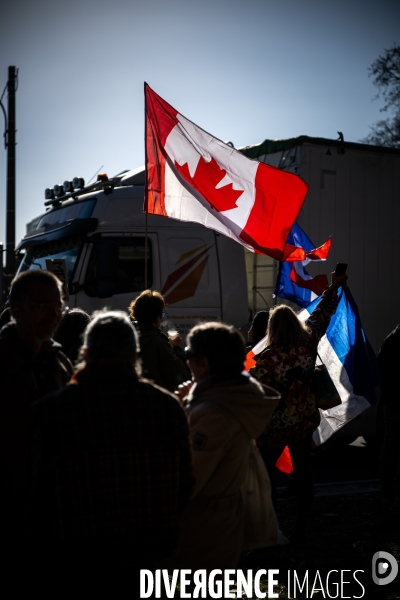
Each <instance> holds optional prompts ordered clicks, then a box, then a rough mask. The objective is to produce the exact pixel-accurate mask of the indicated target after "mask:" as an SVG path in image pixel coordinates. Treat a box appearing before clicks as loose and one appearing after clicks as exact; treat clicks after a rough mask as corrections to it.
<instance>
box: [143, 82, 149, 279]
mask: <svg viewBox="0 0 400 600" xmlns="http://www.w3.org/2000/svg"><path fill="white" fill-rule="evenodd" d="M146 87H147V83H146V82H144V155H145V163H144V164H145V174H146V183H145V188H144V207H145V208H144V212H145V214H146V217H145V221H146V225H145V238H144V289H145V290H147V252H148V237H147V216H148V214H149V213H148V205H147V198H148V197H147V190H148V181H147V137H146V136H147V96H146Z"/></svg>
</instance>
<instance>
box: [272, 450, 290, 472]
mask: <svg viewBox="0 0 400 600" xmlns="http://www.w3.org/2000/svg"><path fill="white" fill-rule="evenodd" d="M275 466H276V468H277V469H279V470H280V471H282V473H286V475H290V474H291V473H293V461H292V456H291V454H290V450H289V446H285V448H284V449H283V452H282V454H281V455H280V457H279V458H278V460H277V461H276V463H275Z"/></svg>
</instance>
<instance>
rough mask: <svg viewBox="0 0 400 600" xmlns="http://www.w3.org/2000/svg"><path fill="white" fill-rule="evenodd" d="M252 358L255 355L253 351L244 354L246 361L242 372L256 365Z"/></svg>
mask: <svg viewBox="0 0 400 600" xmlns="http://www.w3.org/2000/svg"><path fill="white" fill-rule="evenodd" d="M254 356H255V354H254V352H253V350H249V352H248V353H247V354H246V359H245V361H244V370H245V371H250V369H251V368H252V367H254V365H255V364H256V361H255V358H254Z"/></svg>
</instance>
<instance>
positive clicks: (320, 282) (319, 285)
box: [290, 265, 328, 296]
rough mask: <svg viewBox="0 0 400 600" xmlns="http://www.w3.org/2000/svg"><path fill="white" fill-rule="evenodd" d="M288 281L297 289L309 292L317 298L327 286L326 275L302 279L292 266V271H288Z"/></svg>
mask: <svg viewBox="0 0 400 600" xmlns="http://www.w3.org/2000/svg"><path fill="white" fill-rule="evenodd" d="M290 279H291V280H292V281H293V282H294V283H295V284H296V285H298V286H299V287H302V288H306V289H307V290H311V291H312V292H314V294H317V296H320V295H321V294H322V292H323V291H324V289H325V288H326V286H327V285H328V279H327V277H326V275H316V277H313V279H303V278H302V277H301V276H300V275H299V274H298V272H297V271H296V269H295V266H294V265H292V270H291V271H290Z"/></svg>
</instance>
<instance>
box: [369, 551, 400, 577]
mask: <svg viewBox="0 0 400 600" xmlns="http://www.w3.org/2000/svg"><path fill="white" fill-rule="evenodd" d="M398 571H399V565H398V564H397V561H396V559H395V557H394V556H392V555H391V554H389V552H384V551H383V550H380V551H379V552H375V554H374V555H373V557H372V580H373V582H374V583H376V584H377V585H387V584H388V583H392V581H394V580H395V579H396V577H397V573H398Z"/></svg>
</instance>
